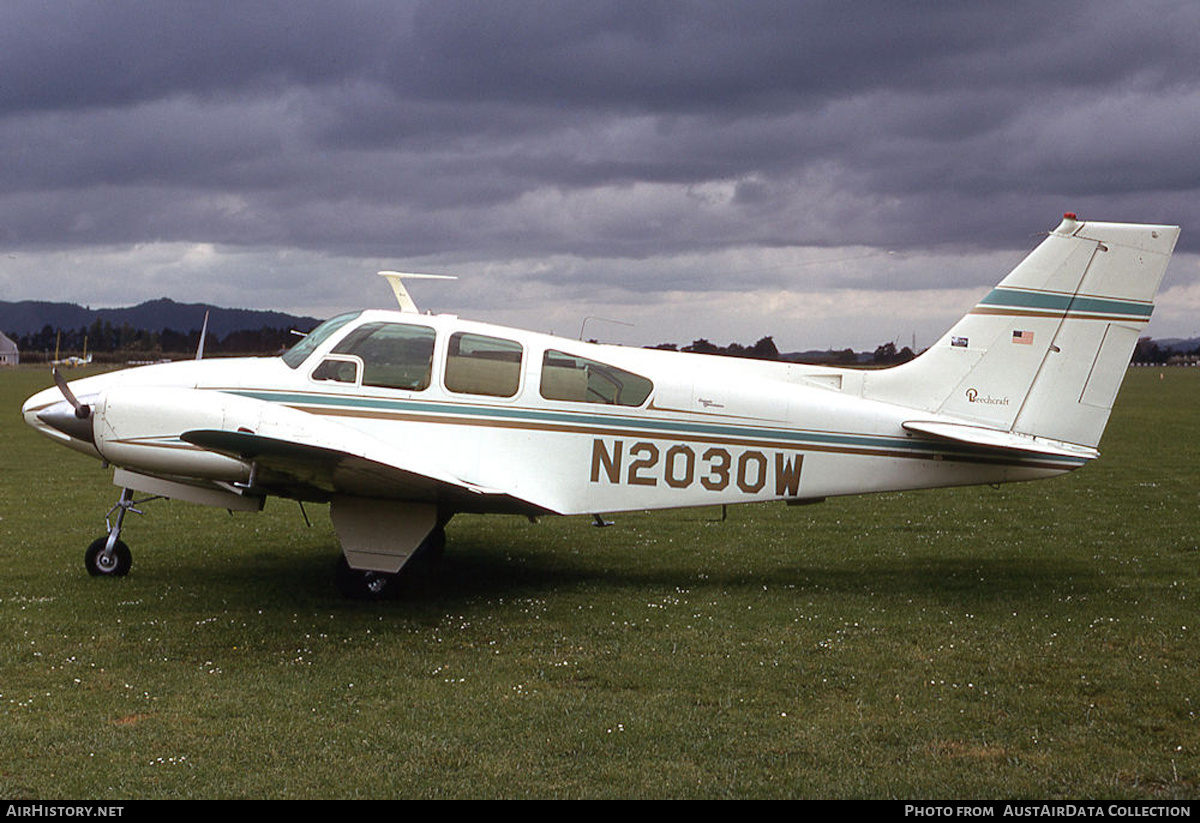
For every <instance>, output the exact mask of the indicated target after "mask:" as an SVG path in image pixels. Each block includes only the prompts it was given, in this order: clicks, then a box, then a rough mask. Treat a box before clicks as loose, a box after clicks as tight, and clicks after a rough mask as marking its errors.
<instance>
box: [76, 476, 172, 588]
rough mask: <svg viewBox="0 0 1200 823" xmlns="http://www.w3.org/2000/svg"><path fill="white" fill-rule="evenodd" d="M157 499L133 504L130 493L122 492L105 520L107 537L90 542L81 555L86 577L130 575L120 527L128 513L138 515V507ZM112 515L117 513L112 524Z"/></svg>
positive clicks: (129, 559)
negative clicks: (86, 572)
mask: <svg viewBox="0 0 1200 823" xmlns="http://www.w3.org/2000/svg"><path fill="white" fill-rule="evenodd" d="M157 499H158V495H155V496H153V497H147V498H145V499H143V500H134V499H133V490H132V489H122V490H121V499H120V500H118V501H117V504H116V505H115V506H113V507H112V508H111V509H109V510H108V514H107V515H105V517H104V525H105V527H106V529H107V530H108V535H107V536H105V537H98V538H96V539H95V540H93V541H92V545H90V546H88V548H87V551H86V552H84V555H83V564H84V566H85V567H86V568H87V571H88V574H90V575H91V576H92V577H124V576H125V575H127V574H129V567H130V566H132V565H133V553H132V552H130V551H129V547H128V546H126V545H125V542H124V541H123V540H121V527H122V526H123V525H124V523H125V514H126V513H127V512H133V513H134V514H141V513H142V512H141V511H140V510H139V509H137V508H136V507H137V506H139V505H141V504H142V503H147V502H149V501H151V500H157ZM113 512H116V513H117V517H116V522H113V519H112V513H113Z"/></svg>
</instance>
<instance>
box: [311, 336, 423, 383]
mask: <svg viewBox="0 0 1200 823" xmlns="http://www.w3.org/2000/svg"><path fill="white" fill-rule="evenodd" d="M435 337H436V334H435V332H434V330H433V329H431V328H429V327H428V326H415V325H409V324H407V323H384V322H380V323H364V324H363V325H361V326H359V327H358V328H357V329H355V330H354V331H352V332H350V334H348V335H346V338H345V339H344V340H342V341H341V342H340V343H338V344H337V345H336V346H334V347H333V353H334V354H346V355H355V356H356V357H358V358H359V359H360V360H361V361H362V364H363V371H362V385H364V386H378V387H381V388H386V389H407V390H409V391H421V390H422V389H427V388H429V379H430V375H431V374H432V372H433V342H434V339H435Z"/></svg>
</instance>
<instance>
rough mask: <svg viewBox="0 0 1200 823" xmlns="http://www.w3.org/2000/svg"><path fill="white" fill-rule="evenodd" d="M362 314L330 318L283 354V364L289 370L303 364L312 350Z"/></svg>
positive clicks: (353, 312)
mask: <svg viewBox="0 0 1200 823" xmlns="http://www.w3.org/2000/svg"><path fill="white" fill-rule="evenodd" d="M360 314H362V312H361V311H352V312H346V313H345V314H339V315H337V316H336V317H331V318H329V319H328V320H326V321H325V322H324V323H322V324H321V325H319V326H317V327H316V328H315V329H313V330H312V331H310V332H309V333H308V334H306V335H305V336H304V338H303V339H302V340H301V341H300V342H299V343H297V344H296V345H294V346H292V347H291V348H290V349H288V350H287V351H286V352H284V353H283V362H284V363H287V364H288V366H290V367H291V368H293V369H294V368H297V367H298V366H299V365H300V364H301V363H303V362H304V361H305V360H306V359H307V358H308V356H309V355H310V354H312V353H313V350H314V349H316V348H317V347H318V346H320V345H321V344H322V343H324V342H325V341H326V340H327V339H329V336H330V335H331V334H333V333H334V332H335V331H337V330H338V329H340V328H341V327H342V326H344V325H346V324H347V323H349V322H350V321H351V320H353V319H354V318H356V317H358V316H359V315H360Z"/></svg>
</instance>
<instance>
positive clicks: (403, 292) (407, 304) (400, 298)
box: [379, 271, 458, 314]
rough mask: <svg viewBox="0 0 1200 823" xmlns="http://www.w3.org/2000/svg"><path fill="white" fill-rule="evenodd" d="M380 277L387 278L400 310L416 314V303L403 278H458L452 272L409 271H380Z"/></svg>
mask: <svg viewBox="0 0 1200 823" xmlns="http://www.w3.org/2000/svg"><path fill="white" fill-rule="evenodd" d="M379 276H380V277H385V278H387V281H388V283H390V284H391V285H392V291H393V292H394V293H395V295H396V302H397V303H399V304H400V311H406V312H412V313H414V314H416V312H417V304H416V303H414V302H413V299H412V296H411V295H409V293H408V289H406V288H404V282H403V281H404V280H405V279H406V278H407V279H410V280H457V279H458V278H457V277H455V276H454V275H452V274H413V273H411V272H402V271H381V272H379Z"/></svg>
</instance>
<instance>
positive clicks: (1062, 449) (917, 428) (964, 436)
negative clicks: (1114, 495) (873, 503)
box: [904, 420, 1100, 461]
mask: <svg viewBox="0 0 1200 823" xmlns="http://www.w3.org/2000/svg"><path fill="white" fill-rule="evenodd" d="M904 428H905V430H906V431H910V432H916V433H918V434H927V435H931V436H933V437H936V438H939V439H941V440H952V441H954V442H955V443H965V444H967V445H971V446H980V447H982V448H987V449H1003V450H1005V451H1016V452H1026V453H1028V454H1036V455H1042V456H1045V457H1063V458H1069V459H1072V460H1079V461H1084V460H1094V459H1095V458H1097V457H1099V456H1100V452H1098V451H1097V450H1096V449H1093V448H1090V447H1088V446H1076V445H1075V444H1073V443H1062V442H1059V441H1051V440H1045V439H1043V438H1038V437H1030V436H1028V435H1023V434H1013V433H1012V432H1006V431H1001V430H1000V429H989V428H987V427H985V426H970V425H966V424H963V423H944V422H939V421H935V420H909V421H907V422H905V423H904Z"/></svg>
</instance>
